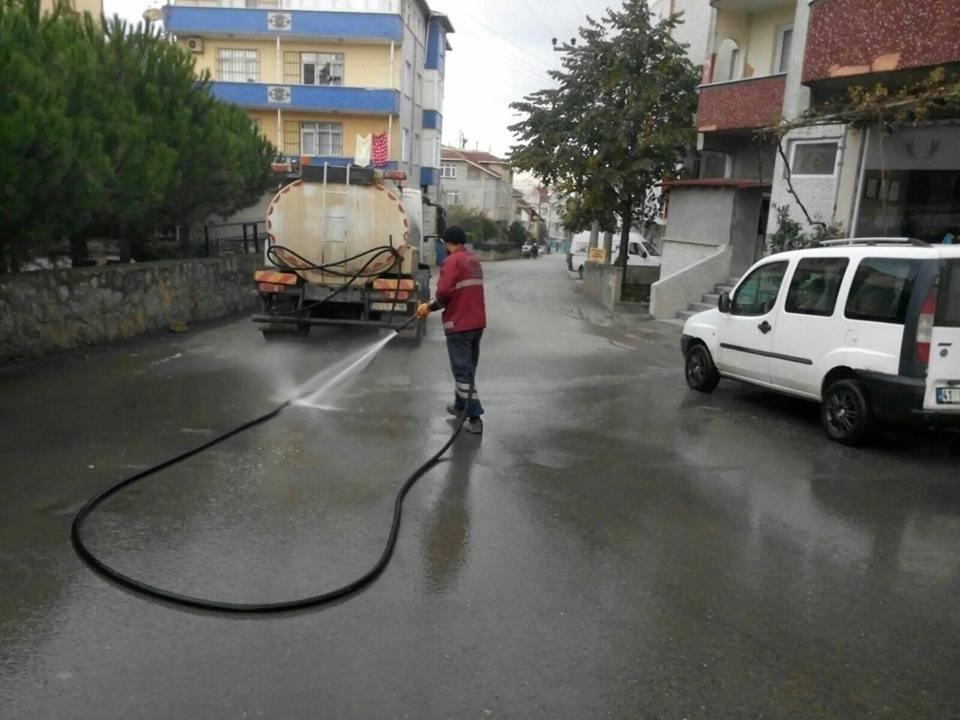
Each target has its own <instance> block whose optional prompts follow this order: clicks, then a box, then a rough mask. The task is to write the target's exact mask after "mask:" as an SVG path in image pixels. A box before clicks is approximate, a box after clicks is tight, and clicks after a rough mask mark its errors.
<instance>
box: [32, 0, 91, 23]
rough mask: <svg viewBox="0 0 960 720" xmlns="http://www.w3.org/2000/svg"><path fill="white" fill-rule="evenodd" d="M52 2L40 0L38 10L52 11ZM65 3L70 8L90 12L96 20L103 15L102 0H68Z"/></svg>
mask: <svg viewBox="0 0 960 720" xmlns="http://www.w3.org/2000/svg"><path fill="white" fill-rule="evenodd" d="M54 4H55V2H54V0H40V11H41V12H52V11H53V6H54ZM67 4H68V5H69V6H70V8H71V9H72V10H75V11H76V12H78V13H81V14H83V13H85V12H87V13H90V14H91V15H92V16H93V17H94V19H97V20H99V19H100V16H101V15H103V0H68V3H67Z"/></svg>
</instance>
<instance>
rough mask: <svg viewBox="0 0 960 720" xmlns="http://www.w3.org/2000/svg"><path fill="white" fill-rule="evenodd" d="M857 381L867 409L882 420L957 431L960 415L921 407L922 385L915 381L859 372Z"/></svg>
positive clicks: (921, 382)
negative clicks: (864, 393)
mask: <svg viewBox="0 0 960 720" xmlns="http://www.w3.org/2000/svg"><path fill="white" fill-rule="evenodd" d="M859 379H860V380H861V382H863V385H864V387H865V388H866V390H867V396H868V397H869V398H870V407H871V409H872V410H873V412H874V413H875V414H876V415H877V417H879V418H880V419H882V420H886V421H888V422H894V423H911V424H916V425H931V426H936V427H960V412H957V411H956V410H944V411H942V412H938V411H935V410H927V409H925V408H924V407H923V398H924V395H925V393H926V383H925V382H924V381H923V380H921V379H919V378H905V377H901V376H899V375H886V374H884V373H875V372H861V373H859Z"/></svg>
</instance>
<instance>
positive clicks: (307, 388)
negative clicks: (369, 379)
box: [292, 330, 397, 410]
mask: <svg viewBox="0 0 960 720" xmlns="http://www.w3.org/2000/svg"><path fill="white" fill-rule="evenodd" d="M395 337H397V331H396V330H391V331H389V332H388V333H387V334H386V335H385V336H384V337H382V338H380V339H379V340H377V342H375V343H374V344H373V345H371V346H369V347H367V348H363V349H361V350H358V351H357V352H355V353H353V354H352V355H349V356H347V357H346V358H344V359H343V360H341V361H340V362H338V363H336V364H335V365H333V366H331V367H329V368H325V369H324V370H321V371H320V372H319V373H317V374H316V375H314V376H313V377H312V378H310V379H309V380H307V381H306V382H305V383H303V385H301V386H300V387H299V388H297V389H296V390H295V391H294V392H293V395H292V397H293V398H294V399H293V401H292V404H293V405H296V406H298V407H309V408H314V409H317V410H337V409H338V408H335V407H330V406H329V405H325V404H323V403H322V402H321V401H322V400H323V399H324V398H325V397H326V396H328V395H329V394H330V392H331V390H335V389H337V388H340V387H342V386H343V384H344V383H345V382H347V381H348V380H349V379H350V378H352V377H353V376H355V375H357V374H359V373H361V372H363V371H364V370H365V369H366V367H367V366H368V365H369V364H370V363H371V362H372V361H373V359H374V358H375V357H376V356H377V354H378V353H379V352H380V351H381V350H383V348H385V347H386V346H387V344H388V343H389V342H390V341H391V340H393V339H394V338H395Z"/></svg>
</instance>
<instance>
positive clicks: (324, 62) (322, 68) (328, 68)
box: [300, 52, 343, 86]
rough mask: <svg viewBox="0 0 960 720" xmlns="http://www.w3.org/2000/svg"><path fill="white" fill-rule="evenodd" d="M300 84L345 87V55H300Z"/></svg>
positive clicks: (306, 53)
mask: <svg viewBox="0 0 960 720" xmlns="http://www.w3.org/2000/svg"><path fill="white" fill-rule="evenodd" d="M300 82H301V83H303V84H304V85H337V86H340V85H343V54H342V53H308V52H305V53H300Z"/></svg>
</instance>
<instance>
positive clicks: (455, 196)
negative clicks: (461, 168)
mask: <svg viewBox="0 0 960 720" xmlns="http://www.w3.org/2000/svg"><path fill="white" fill-rule="evenodd" d="M459 204H460V191H459V190H449V191H448V192H447V205H450V206H451V207H453V206H455V205H459Z"/></svg>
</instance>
